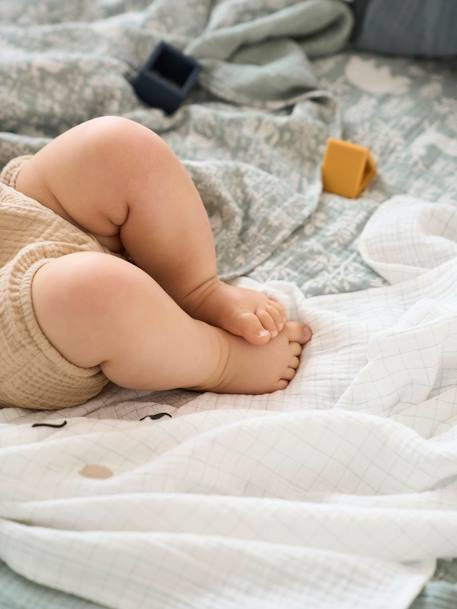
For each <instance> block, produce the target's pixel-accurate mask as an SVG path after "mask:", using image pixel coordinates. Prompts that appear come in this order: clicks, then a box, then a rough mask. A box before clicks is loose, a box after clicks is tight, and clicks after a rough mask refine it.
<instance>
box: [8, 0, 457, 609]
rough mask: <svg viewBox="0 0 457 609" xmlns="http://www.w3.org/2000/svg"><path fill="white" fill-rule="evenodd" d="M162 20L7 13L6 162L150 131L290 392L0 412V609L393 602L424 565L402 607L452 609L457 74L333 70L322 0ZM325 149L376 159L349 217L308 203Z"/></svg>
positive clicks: (355, 62)
mask: <svg viewBox="0 0 457 609" xmlns="http://www.w3.org/2000/svg"><path fill="white" fill-rule="evenodd" d="M170 5H171V3H165V2H153V3H151V2H140V1H139V0H137V1H132V2H126V1H124V2H111V3H107V2H87V3H79V5H78V11H77V12H73V11H75V8H74V7H75V6H76V5H70V4H67V5H62V3H58V2H52V1H48V2H42V3H39V4H37V3H32V2H24V1H22V2H20V3H17V2H4V3H2V8H1V15H0V17H1V21H3V24H2V25H1V26H0V40H1V42H0V50H1V51H2V53H1V57H0V74H1V77H0V91H1V96H2V99H4V100H7V102H8V103H5V104H3V105H2V108H1V110H0V124H1V128H2V132H1V133H0V163H6V161H7V160H9V158H11V157H13V156H16V155H18V154H27V153H30V152H33V151H35V150H37V149H39V148H40V147H41V146H42V145H43V144H44V143H46V141H48V138H50V137H54V136H55V135H56V134H57V133H59V132H60V131H63V130H64V129H66V128H68V127H69V126H71V125H72V124H75V123H77V122H80V121H81V120H85V119H86V118H90V117H92V116H96V115H99V114H105V113H116V114H121V115H123V116H128V117H130V118H134V119H135V120H138V121H139V122H142V123H143V124H145V125H147V126H149V127H151V128H153V129H154V130H156V131H158V132H159V133H160V134H161V135H162V136H163V137H164V138H165V139H166V140H167V142H168V143H169V144H170V145H171V146H172V148H173V149H174V150H175V151H176V153H177V154H178V155H179V156H180V158H182V159H184V161H185V163H186V166H187V168H188V169H189V171H190V173H191V175H192V178H193V179H194V181H195V182H196V184H197V187H198V188H199V190H200V192H201V194H202V198H203V200H204V203H205V206H206V208H207V210H208V213H209V215H210V219H211V223H212V226H213V230H214V232H215V236H216V242H217V253H218V265H219V269H220V272H221V274H222V275H223V276H224V277H225V278H226V279H228V280H233V281H239V282H241V284H245V285H250V286H255V287H257V288H258V289H263V290H265V291H268V292H270V293H272V294H275V295H276V296H277V297H278V298H280V299H281V300H282V301H283V302H284V304H285V305H286V307H287V309H288V311H289V313H290V315H291V316H295V317H297V318H304V319H306V320H307V321H308V322H309V323H311V325H312V327H313V328H314V332H315V335H314V338H313V341H312V343H311V345H310V348H309V349H307V351H306V354H305V356H304V358H303V362H302V365H301V368H300V370H299V373H298V375H297V379H296V380H295V381H294V382H293V383H291V385H290V387H289V388H288V389H287V390H286V391H284V392H279V393H275V394H271V395H267V396H216V395H214V394H210V393H207V394H201V395H200V394H196V393H193V392H189V391H172V392H161V393H151V392H136V391H129V390H124V389H121V388H119V387H116V386H114V385H112V384H110V385H108V386H107V387H106V389H105V390H104V391H103V393H102V394H101V395H100V396H97V398H95V399H94V400H90V401H89V402H87V403H86V404H84V405H82V406H78V407H74V408H70V409H62V410H61V411H54V412H52V413H44V412H30V411H28V410H27V409H26V408H24V409H20V408H18V409H3V410H1V411H0V493H1V496H0V559H2V560H3V561H4V564H3V565H2V569H1V570H0V580H1V582H2V586H1V590H0V601H1V600H2V598H1V595H2V594H3V599H4V602H5V603H6V602H7V601H8V602H10V605H11V606H13V607H14V605H13V602H16V604H17V606H18V607H20V606H21V605H20V604H19V603H21V602H22V603H23V604H22V606H24V607H25V606H28V605H27V600H26V599H30V598H31V596H30V595H33V598H34V599H36V602H37V604H36V606H37V607H39V604H38V603H39V602H41V603H42V604H43V606H46V607H52V606H53V605H52V603H54V605H55V606H56V607H57V606H59V607H62V608H64V609H68V608H73V607H86V606H88V607H91V606H106V607H119V608H122V609H124V608H130V607H138V606H141V604H142V603H143V604H144V606H147V607H149V606H161V607H199V608H200V607H212V606H214V605H215V604H217V606H218V607H221V608H225V607H240V606H243V607H254V606H259V605H260V606H262V607H269V606H271V607H276V606H279V604H280V605H281V606H284V607H299V606H300V607H302V606H303V605H307V606H312V607H316V608H321V607H322V608H323V607H329V608H330V607H332V608H333V607H341V608H343V607H351V608H352V607H358V606H359V607H364V608H368V609H370V608H371V607H373V608H377V607H386V606H388V607H392V608H393V609H395V608H397V607H398V608H406V607H408V606H410V605H411V603H412V602H413V601H414V599H415V597H417V595H418V594H419V592H420V590H421V588H422V586H424V584H426V582H427V581H428V579H429V578H430V577H432V576H433V573H434V572H435V581H434V582H432V583H430V584H428V585H427V586H426V588H425V590H424V592H423V593H422V594H421V595H420V596H419V597H418V598H417V600H416V601H415V603H422V604H421V605H417V607H419V606H420V607H421V609H422V607H425V606H426V607H437V606H438V604H437V603H438V602H441V603H447V606H446V605H443V606H444V607H446V609H447V607H449V609H450V608H451V607H453V606H455V601H456V596H455V592H454V588H453V587H452V583H453V581H455V579H453V577H454V572H457V569H456V568H455V563H453V562H451V561H450V560H445V559H451V558H452V557H453V556H457V552H456V550H457V549H456V548H455V547H454V545H455V539H457V535H455V528H456V526H457V517H456V488H455V482H454V479H455V475H456V467H457V455H456V451H455V445H456V443H455V429H457V428H456V427H455V424H456V412H455V403H456V402H455V395H454V392H453V387H455V380H456V379H455V378H454V374H455V373H454V372H453V371H454V370H455V365H454V361H455V351H454V348H453V344H455V340H454V341H453V339H454V338H455V337H454V334H453V333H455V331H456V328H455V303H456V294H455V288H454V284H455V264H454V262H453V261H454V260H455V254H456V244H455V239H454V237H453V235H454V234H455V230H454V229H455V228H456V226H455V225H456V218H455V214H454V210H455V202H457V192H456V191H457V183H456V180H455V175H454V172H455V158H456V156H457V152H456V150H455V137H456V133H457V123H456V120H455V116H457V115H456V113H455V110H456V109H457V102H456V93H457V84H456V80H455V75H454V72H453V71H455V67H456V64H455V62H447V63H439V62H414V61H411V60H406V59H398V58H389V59H387V58H381V57H377V56H375V55H369V54H363V53H357V52H349V51H347V50H346V51H345V52H340V53H337V54H335V53H336V52H337V51H341V50H342V49H343V48H344V41H345V40H346V39H347V36H348V34H349V31H350V27H351V14H350V12H349V10H348V9H347V7H345V5H343V4H342V3H339V2H332V1H330V0H329V1H327V2H325V1H320V2H319V1H309V2H304V3H303V2H302V3H298V2H290V1H286V0H282V1H277V2H268V1H267V0H264V1H260V0H259V1H256V2H254V1H253V2H247V3H246V2H244V3H239V2H234V1H228V0H227V1H225V2H218V3H215V5H214V6H212V8H211V9H210V3H207V2H203V0H198V1H197V0H195V1H194V2H192V3H188V2H186V3H185V4H182V5H181V6H180V10H179V11H176V10H173V8H172V7H171V6H170ZM173 5H174V6H176V5H175V4H174V3H173ZM18 7H19V8H18ZM15 21H16V23H17V21H19V25H17V24H16V25H12V23H13V22H15ZM305 23H306V24H307V25H306V28H308V29H306V28H305V25H304V24H305ZM304 28H305V29H304ZM25 34H26V35H25ZM162 38H165V39H167V40H168V41H169V42H171V43H173V44H175V45H177V46H179V47H180V48H183V49H187V50H188V51H189V52H192V54H194V56H196V58H197V59H199V61H201V62H202V63H203V65H204V69H203V75H202V78H201V87H200V88H199V89H198V90H196V91H194V93H193V94H192V96H191V98H190V100H189V103H187V104H186V105H185V106H184V107H183V108H181V109H180V110H179V111H178V112H177V113H176V114H175V115H172V116H171V117H166V116H164V115H162V113H161V112H160V111H158V110H154V109H150V108H146V107H144V106H143V104H141V102H139V101H138V100H137V99H136V98H135V96H134V94H133V93H132V91H131V87H130V86H129V84H128V77H129V75H130V74H131V73H132V66H135V65H140V64H141V63H142V60H143V59H145V58H146V56H147V55H148V54H149V52H150V49H151V47H152V46H153V44H154V43H155V42H156V41H158V40H160V39H162ZM327 54H328V56H327ZM307 57H308V59H312V62H310V61H309V60H308V59H307ZM69 92H70V93H71V94H70V93H69ZM330 135H331V136H334V137H344V138H345V139H349V140H351V141H354V142H357V143H360V144H362V145H366V146H368V147H369V148H370V149H371V151H372V153H373V156H374V157H375V159H376V161H377V165H378V170H379V178H378V179H377V180H376V182H374V184H373V185H372V186H371V187H370V188H369V190H367V191H366V192H365V193H364V194H363V196H362V197H360V198H359V199H357V200H346V199H343V198H341V197H337V196H335V195H329V194H326V193H322V192H321V184H320V174H319V165H320V160H321V157H322V151H323V148H324V146H325V141H326V139H327V137H328V136H330ZM402 194H403V195H405V196H395V195H402ZM375 212H376V213H375ZM370 218H371V220H370V221H369V223H368V224H367V221H368V220H369V219H370ZM365 225H366V226H365ZM364 227H365V228H364ZM362 231H363V233H362ZM361 233H362V235H361ZM367 288H370V289H367ZM42 424H48V425H54V426H55V427H36V426H35V427H32V426H33V425H42ZM436 559H439V560H438V563H437V564H436ZM435 568H436V570H435ZM440 579H441V580H443V579H444V580H445V581H444V582H443V581H438V580H440ZM446 581H448V582H449V583H448V584H446ZM7 595H9V596H7ZM12 599H15V600H14V601H13V600H12ZM443 599H444V600H443ZM46 603H47V604H46ZM78 603H79V605H78ZM424 603H425V604H424ZM452 603H454V604H452ZM413 606H414V607H416V605H413Z"/></svg>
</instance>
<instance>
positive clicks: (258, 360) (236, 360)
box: [189, 321, 310, 394]
mask: <svg viewBox="0 0 457 609" xmlns="http://www.w3.org/2000/svg"><path fill="white" fill-rule="evenodd" d="M216 331H217V332H218V336H219V340H220V347H221V350H220V354H221V355H220V358H219V361H218V362H217V365H216V369H215V370H214V373H213V374H212V376H211V378H209V379H207V381H205V382H204V383H203V384H202V385H199V386H198V387H189V389H193V390H197V391H214V392H216V393H248V394H249V393H271V392H273V391H277V390H278V389H285V387H287V385H288V384H289V381H291V380H292V379H293V378H294V376H295V374H296V372H297V368H298V364H299V356H300V353H301V351H302V345H304V344H305V343H306V342H308V340H309V336H310V335H309V332H308V329H307V326H306V325H305V324H302V323H299V322H296V321H288V322H286V325H285V327H284V330H283V331H282V332H280V334H279V335H278V336H277V337H276V338H273V339H272V340H271V341H270V342H269V343H268V344H267V345H261V346H255V345H249V344H248V343H247V342H246V341H245V340H243V339H242V338H239V337H237V336H233V335H232V334H230V333H229V332H225V331H224V330H220V329H219V328H216Z"/></svg>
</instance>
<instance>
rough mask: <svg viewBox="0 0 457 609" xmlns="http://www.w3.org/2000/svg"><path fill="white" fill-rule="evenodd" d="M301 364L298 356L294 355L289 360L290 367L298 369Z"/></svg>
mask: <svg viewBox="0 0 457 609" xmlns="http://www.w3.org/2000/svg"><path fill="white" fill-rule="evenodd" d="M299 364H300V360H299V359H298V357H296V356H294V357H291V358H290V360H289V368H295V369H297V368H298V366H299Z"/></svg>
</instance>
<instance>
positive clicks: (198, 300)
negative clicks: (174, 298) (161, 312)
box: [178, 275, 222, 317]
mask: <svg viewBox="0 0 457 609" xmlns="http://www.w3.org/2000/svg"><path fill="white" fill-rule="evenodd" d="M221 283H222V282H221V280H220V279H219V277H218V276H217V275H212V276H211V277H209V278H208V279H205V280H204V281H202V282H200V283H198V284H197V285H196V286H195V287H193V288H192V289H190V290H188V291H187V292H185V293H184V294H183V295H182V296H181V297H180V299H179V302H178V304H179V306H180V307H181V308H182V309H184V311H186V313H188V314H189V315H191V317H193V316H194V315H196V313H197V311H198V309H199V308H200V307H201V306H202V305H203V303H204V302H205V301H206V299H207V298H208V297H209V296H210V295H211V294H212V293H213V292H214V291H215V290H217V289H218V287H219V286H220V284H221Z"/></svg>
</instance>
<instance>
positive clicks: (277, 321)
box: [179, 277, 311, 345]
mask: <svg viewBox="0 0 457 609" xmlns="http://www.w3.org/2000/svg"><path fill="white" fill-rule="evenodd" d="M179 304H180V306H181V307H182V308H183V309H184V310H185V311H187V313H189V315H191V316H192V317H193V318H195V319H200V320H201V321H206V322H207V323H209V324H212V325H213V326H218V327H219V328H223V329H224V330H227V331H228V332H231V333H232V334H235V335H236V336H242V337H243V338H244V339H246V340H247V341H248V342H249V343H252V344H253V345H265V344H266V343H268V342H269V340H270V339H271V338H275V337H276V336H278V334H279V333H280V332H281V331H282V330H283V329H284V326H285V323H286V321H287V320H286V314H285V311H284V308H283V306H282V305H281V304H280V303H279V302H277V301H276V300H274V299H273V298H269V297H268V296H266V295H265V294H262V293H261V292H256V291H254V290H248V289H246V288H239V287H235V286H231V285H228V284H227V283H224V282H223V281H220V279H218V278H217V277H213V278H211V279H210V280H209V281H207V282H205V283H204V284H202V285H201V286H199V287H198V288H197V289H195V290H194V291H193V292H191V294H189V295H188V296H186V298H185V299H184V301H183V302H180V303H179ZM309 336H311V332H310V333H309Z"/></svg>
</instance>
